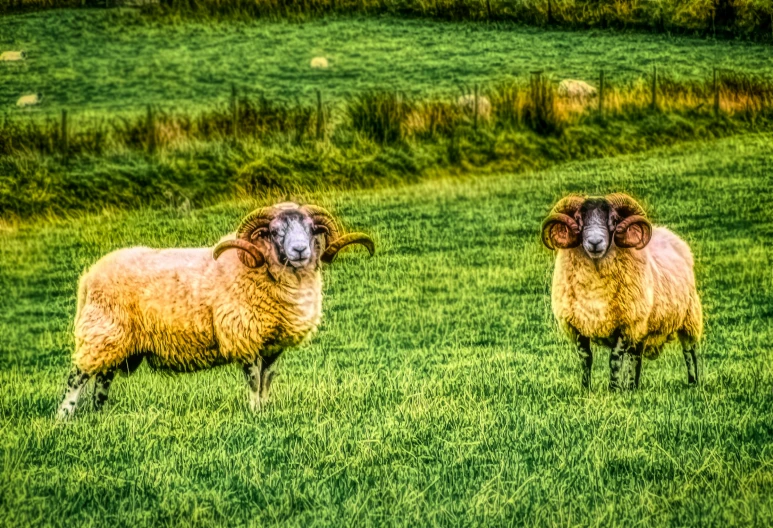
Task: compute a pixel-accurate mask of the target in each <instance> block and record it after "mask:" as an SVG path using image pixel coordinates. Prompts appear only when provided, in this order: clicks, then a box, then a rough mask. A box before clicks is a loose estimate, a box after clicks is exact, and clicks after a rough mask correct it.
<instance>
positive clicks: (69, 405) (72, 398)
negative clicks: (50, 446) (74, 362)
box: [56, 367, 89, 420]
mask: <svg viewBox="0 0 773 528" xmlns="http://www.w3.org/2000/svg"><path fill="white" fill-rule="evenodd" d="M87 381H89V375H88V374H86V373H85V372H83V371H82V370H81V369H79V368H78V367H73V370H72V372H70V375H69V376H68V377H67V392H65V394H64V400H62V404H61V405H60V406H59V410H58V411H57V413H56V417H57V418H58V419H59V420H66V419H67V418H70V417H71V416H72V415H73V413H74V412H75V406H76V405H77V404H78V399H79V398H80V395H81V391H82V390H83V387H84V386H85V385H86V382H87Z"/></svg>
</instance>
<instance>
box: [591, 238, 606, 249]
mask: <svg viewBox="0 0 773 528" xmlns="http://www.w3.org/2000/svg"><path fill="white" fill-rule="evenodd" d="M603 243H604V239H603V238H601V237H598V238H589V239H588V244H590V245H591V247H592V248H593V249H594V251H598V250H599V249H601V248H600V247H599V246H601V244H603Z"/></svg>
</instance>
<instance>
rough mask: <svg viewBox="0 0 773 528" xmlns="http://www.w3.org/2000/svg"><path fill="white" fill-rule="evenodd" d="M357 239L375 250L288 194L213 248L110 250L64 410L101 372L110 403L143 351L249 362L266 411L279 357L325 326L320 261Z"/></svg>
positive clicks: (187, 359)
mask: <svg viewBox="0 0 773 528" xmlns="http://www.w3.org/2000/svg"><path fill="white" fill-rule="evenodd" d="M350 244H362V245H364V246H365V247H367V249H368V251H369V252H370V253H371V254H372V253H373V251H374V245H373V241H372V240H371V239H370V238H369V237H368V236H366V235H364V234H362V233H351V234H347V235H343V236H341V235H339V231H338V229H337V228H336V225H335V222H334V220H333V218H332V216H331V215H330V214H329V213H328V212H327V211H325V210H324V209H322V208H320V207H316V206H311V205H306V206H299V205H297V204H294V203H283V204H279V205H275V206H273V207H265V208H262V209H258V210H256V211H253V212H252V213H250V214H249V215H248V216H247V217H245V218H244V220H243V221H242V223H241V225H240V226H239V229H238V231H237V233H236V235H235V236H233V235H231V236H230V237H228V238H227V239H224V240H222V241H221V242H220V243H219V244H218V245H217V246H216V247H215V248H214V250H213V249H211V248H194V249H151V248H146V247H135V248H129V249H122V250H119V251H115V252H113V253H110V254H109V255H107V256H105V257H104V258H102V259H101V260H100V261H98V262H97V263H96V264H94V265H93V266H92V267H91V269H89V270H88V272H86V273H85V274H84V275H83V277H82V278H81V280H80V284H79V288H78V307H77V314H76V316H75V351H74V354H73V367H74V368H73V371H72V373H71V374H70V377H69V379H68V389H67V393H66V395H65V398H64V401H63V402H62V404H61V406H60V407H59V411H58V416H59V417H60V418H67V417H69V416H70V415H72V413H73V412H74V410H75V406H76V404H77V401H78V398H79V395H80V392H81V390H82V389H83V386H84V385H85V383H86V382H87V381H88V380H89V378H91V377H94V378H95V381H96V387H95V390H94V401H95V405H96V407H97V408H99V407H101V406H102V405H103V404H104V402H105V401H106V400H107V393H108V388H109V386H110V383H111V381H112V379H113V377H114V375H115V373H116V371H118V370H123V371H125V372H127V373H130V372H131V371H133V370H134V369H136V368H137V366H138V365H139V364H140V362H141V361H142V360H143V359H147V360H148V362H149V363H150V365H151V366H152V367H155V368H158V369H167V370H172V371H195V370H201V369H207V368H210V367H213V366H216V365H220V364H225V363H239V364H241V365H242V366H243V368H244V372H245V375H246V376H247V379H248V382H249V386H250V389H251V406H252V408H253V409H257V408H259V407H260V405H261V403H262V402H263V401H265V400H266V398H267V397H268V390H269V386H270V383H271V377H272V370H271V367H272V364H273V363H274V361H275V360H276V359H277V358H278V357H279V355H280V354H281V353H282V351H283V350H285V349H286V348H288V347H292V346H295V345H298V344H299V343H301V342H302V341H303V340H304V339H306V338H307V337H308V336H310V335H311V334H312V333H313V332H314V331H315V330H316V328H317V326H318V325H319V322H320V318H321V309H322V277H321V273H320V263H321V262H332V260H333V259H334V258H335V256H336V254H337V253H338V251H340V250H341V249H342V248H344V247H346V246H348V245H350ZM229 249H235V250H236V251H228V250H229Z"/></svg>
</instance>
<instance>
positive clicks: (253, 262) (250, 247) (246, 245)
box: [213, 207, 276, 268]
mask: <svg viewBox="0 0 773 528" xmlns="http://www.w3.org/2000/svg"><path fill="white" fill-rule="evenodd" d="M275 214H276V211H275V208H274V207H263V208H261V209H256V210H254V211H253V212H251V213H250V214H248V215H247V216H245V217H244V218H243V219H242V221H241V223H240V224H239V229H237V230H236V238H235V239H233V240H224V241H223V242H221V243H220V244H218V245H217V246H215V250H214V252H213V256H214V258H215V259H217V258H218V257H219V256H220V255H221V254H222V253H223V252H224V251H225V250H227V249H238V250H240V251H239V252H238V256H239V260H241V261H242V264H244V265H245V266H247V267H248V268H259V267H260V266H262V265H263V264H265V263H266V257H265V256H264V255H263V253H261V252H260V250H259V249H258V248H257V246H255V244H253V243H252V238H253V235H254V234H255V232H256V231H257V230H258V229H260V228H261V227H267V226H268V224H269V222H271V219H272V218H273V217H274V216H275Z"/></svg>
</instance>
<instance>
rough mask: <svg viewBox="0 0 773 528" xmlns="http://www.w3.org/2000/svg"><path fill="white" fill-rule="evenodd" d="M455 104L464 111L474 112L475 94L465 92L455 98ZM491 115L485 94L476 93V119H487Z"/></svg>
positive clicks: (471, 113)
mask: <svg viewBox="0 0 773 528" xmlns="http://www.w3.org/2000/svg"><path fill="white" fill-rule="evenodd" d="M456 104H458V105H459V108H461V109H462V110H464V112H465V113H468V114H470V115H474V114H475V94H465V95H462V96H460V97H459V99H457V101H456ZM490 117H491V101H489V98H488V97H486V96H485V95H478V119H481V120H483V121H488V120H489V118H490Z"/></svg>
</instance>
